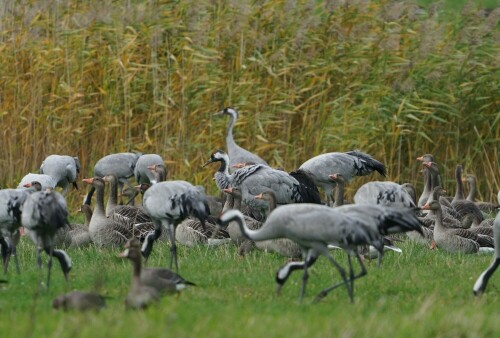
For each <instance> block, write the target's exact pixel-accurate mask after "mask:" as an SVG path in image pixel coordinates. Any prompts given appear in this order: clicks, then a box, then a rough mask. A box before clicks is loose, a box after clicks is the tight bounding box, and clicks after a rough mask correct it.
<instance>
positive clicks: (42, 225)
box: [21, 190, 71, 287]
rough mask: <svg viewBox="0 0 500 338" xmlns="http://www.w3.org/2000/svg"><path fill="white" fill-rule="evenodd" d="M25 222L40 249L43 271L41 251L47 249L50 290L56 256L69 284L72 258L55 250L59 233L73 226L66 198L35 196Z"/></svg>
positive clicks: (28, 203) (26, 208)
mask: <svg viewBox="0 0 500 338" xmlns="http://www.w3.org/2000/svg"><path fill="white" fill-rule="evenodd" d="M21 223H22V225H23V226H24V227H25V228H26V229H27V230H29V234H30V237H31V239H32V240H33V242H34V243H35V245H36V247H37V263H38V267H39V268H40V269H41V267H42V260H41V257H40V251H41V250H44V251H45V252H46V253H47V254H48V255H49V262H48V264H47V267H48V273H47V287H49V285H50V270H51V268H52V256H54V257H56V258H57V259H58V260H59V263H60V265H61V270H62V272H63V274H64V278H65V279H66V282H67V281H68V273H69V271H70V270H71V259H70V257H69V256H68V254H67V253H66V252H65V251H63V250H59V249H54V245H53V238H54V236H55V234H56V232H57V231H58V230H59V229H60V228H63V227H65V226H67V225H68V224H69V223H68V210H67V206H66V201H65V199H64V197H63V196H62V195H61V194H59V193H58V192H56V191H53V190H46V191H37V192H34V193H32V194H31V195H29V196H28V198H27V199H26V202H24V205H23V212H22V216H21Z"/></svg>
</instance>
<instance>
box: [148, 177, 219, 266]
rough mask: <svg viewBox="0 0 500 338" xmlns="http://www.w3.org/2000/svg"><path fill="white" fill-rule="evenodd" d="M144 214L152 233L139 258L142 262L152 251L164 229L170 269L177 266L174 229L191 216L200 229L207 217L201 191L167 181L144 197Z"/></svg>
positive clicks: (186, 183) (201, 189)
mask: <svg viewBox="0 0 500 338" xmlns="http://www.w3.org/2000/svg"><path fill="white" fill-rule="evenodd" d="M143 205H144V210H146V212H147V213H148V214H149V215H150V216H151V218H152V220H153V224H154V226H155V230H154V231H152V232H150V233H149V234H148V235H147V236H146V238H145V240H144V244H143V246H142V254H143V255H144V257H146V259H147V258H148V257H149V255H150V253H151V250H152V248H153V243H154V241H155V240H157V239H158V238H159V237H160V235H161V233H162V228H163V227H164V228H165V229H166V230H167V233H168V236H169V238H170V268H172V265H173V264H174V263H175V269H176V271H179V266H178V263H177V247H176V244H175V229H176V227H177V226H178V225H179V223H181V222H182V221H183V220H184V219H186V217H188V216H190V215H191V216H194V217H196V218H198V219H199V220H200V222H201V224H202V225H203V224H204V222H205V219H206V218H207V216H208V215H209V214H210V210H209V209H208V203H207V199H206V197H205V193H204V189H203V187H200V186H193V185H192V184H191V183H189V182H186V181H168V182H160V183H157V184H154V185H152V186H151V187H150V188H149V189H148V190H146V192H145V193H144V199H143Z"/></svg>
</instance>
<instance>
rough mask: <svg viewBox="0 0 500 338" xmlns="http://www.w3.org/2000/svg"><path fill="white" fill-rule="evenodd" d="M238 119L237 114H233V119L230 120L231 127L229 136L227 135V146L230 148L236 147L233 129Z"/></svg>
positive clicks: (229, 127) (228, 127) (228, 129)
mask: <svg viewBox="0 0 500 338" xmlns="http://www.w3.org/2000/svg"><path fill="white" fill-rule="evenodd" d="M237 119H238V117H237V116H236V115H235V114H231V118H230V119H229V125H228V126H227V135H226V144H227V147H228V148H229V144H231V145H236V143H235V142H234V138H233V127H234V125H235V124H236V120H237Z"/></svg>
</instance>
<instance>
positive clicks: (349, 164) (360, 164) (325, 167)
mask: <svg viewBox="0 0 500 338" xmlns="http://www.w3.org/2000/svg"><path fill="white" fill-rule="evenodd" d="M299 169H302V170H304V171H305V172H306V173H308V174H309V175H310V176H311V178H312V179H313V181H314V183H315V184H316V185H317V186H318V187H321V188H323V189H324V190H325V192H326V195H327V198H328V199H330V200H331V201H332V202H333V198H334V196H333V188H335V182H333V181H332V180H331V179H330V178H329V175H330V174H332V173H338V174H341V175H342V176H343V177H344V179H345V180H346V182H350V181H351V180H352V179H353V178H354V177H355V176H366V175H369V174H371V173H372V172H374V171H377V172H379V173H380V175H382V176H385V174H386V172H385V166H384V165H383V164H382V163H381V162H379V161H377V160H376V159H374V158H373V157H372V156H370V155H368V154H365V153H363V152H361V151H358V150H354V151H348V152H345V153H338V152H334V153H325V154H321V155H318V156H316V157H313V158H311V159H309V160H307V161H306V162H304V163H302V165H301V166H300V167H299Z"/></svg>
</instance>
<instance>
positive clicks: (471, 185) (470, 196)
mask: <svg viewBox="0 0 500 338" xmlns="http://www.w3.org/2000/svg"><path fill="white" fill-rule="evenodd" d="M468 182H469V189H470V190H469V194H468V195H467V200H468V201H471V202H475V201H476V193H477V186H476V179H475V178H469V179H468Z"/></svg>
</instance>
